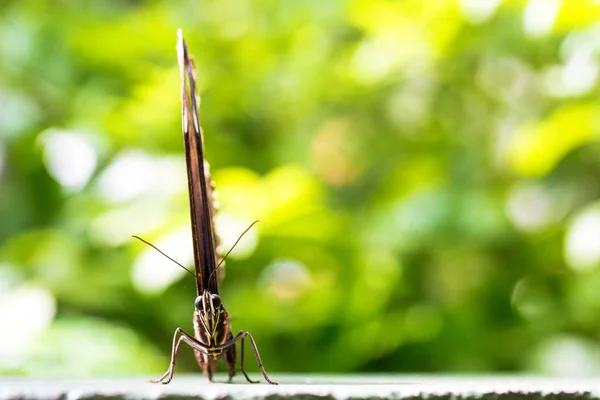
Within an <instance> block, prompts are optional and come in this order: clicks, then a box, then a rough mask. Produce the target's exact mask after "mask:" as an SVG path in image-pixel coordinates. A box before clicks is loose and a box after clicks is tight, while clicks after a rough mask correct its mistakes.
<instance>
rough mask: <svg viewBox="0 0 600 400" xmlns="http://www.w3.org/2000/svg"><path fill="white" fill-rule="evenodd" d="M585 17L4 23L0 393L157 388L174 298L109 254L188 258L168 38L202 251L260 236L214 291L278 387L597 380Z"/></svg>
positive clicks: (593, 30)
mask: <svg viewBox="0 0 600 400" xmlns="http://www.w3.org/2000/svg"><path fill="white" fill-rule="evenodd" d="M599 18H600V2H599V1H597V0H596V1H592V0H573V1H560V0H529V1H516V0H505V1H502V0H447V1H442V0H438V1H427V2H421V1H417V0H404V1H391V0H347V1H342V0H329V1H312V0H298V1H286V2H277V1H275V2H274V1H261V0H196V1H189V0H185V1H179V2H172V1H166V0H155V1H146V2H143V1H123V2H97V1H78V2H72V1H64V0H63V1H53V2H46V1H37V0H34V1H28V2H23V1H10V0H9V1H7V0H4V2H3V3H2V5H0V326H1V328H0V372H1V373H2V374H22V375H73V376H91V375H126V374H145V375H149V376H153V377H158V376H159V375H160V374H162V372H163V371H164V370H166V368H167V366H168V361H169V356H170V351H171V340H172V335H173V331H174V330H175V328H176V327H178V326H181V327H183V328H184V329H187V330H191V329H192V322H191V319H192V313H193V301H194V297H195V286H194V280H193V279H192V278H191V277H190V276H189V275H188V274H186V273H185V271H183V270H182V269H181V268H179V267H178V266H177V265H175V264H173V263H171V262H170V261H169V260H167V259H165V258H164V257H162V256H161V255H160V254H158V253H157V252H156V251H154V250H152V249H151V248H149V247H148V246H146V245H144V244H143V243H141V242H138V241H135V240H134V239H132V238H131V235H140V236H142V237H144V238H146V239H147V240H149V241H151V242H153V243H154V244H155V245H157V246H158V247H160V248H161V249H162V250H163V251H165V252H166V253H167V254H169V255H170V256H171V257H173V258H175V259H176V260H178V261H180V262H182V263H185V264H186V265H192V263H193V255H192V245H191V235H190V224H189V208H188V199H187V187H186V175H185V161H184V155H183V143H182V135H181V120H180V118H181V111H180V94H179V90H180V83H179V71H178V67H177V57H176V52H175V42H176V30H177V28H180V27H181V28H182V29H183V31H184V34H185V36H186V39H187V41H188V46H189V49H190V52H191V53H192V54H193V56H194V57H195V62H196V66H197V69H198V79H199V92H200V95H201V97H202V107H201V117H202V124H203V126H204V130H205V136H206V138H205V139H206V140H205V143H206V152H207V157H208V160H209V161H210V162H211V167H212V172H213V177H214V180H215V182H216V185H217V189H218V191H219V196H220V202H221V209H220V214H219V216H218V229H219V232H220V235H221V236H222V241H223V244H224V248H225V249H227V248H229V247H230V246H231V245H232V244H233V242H234V241H235V240H236V239H237V237H238V235H239V234H240V233H241V232H242V231H243V230H244V229H245V228H246V227H247V226H248V225H249V224H250V223H251V222H252V221H254V220H256V219H259V220H260V223H259V224H258V225H257V226H256V227H255V228H253V229H252V230H251V231H250V232H249V233H248V234H247V235H246V236H245V237H244V238H243V240H242V241H241V242H240V244H239V245H238V246H237V247H236V249H235V251H234V252H233V253H232V254H231V256H230V257H229V259H228V260H227V267H226V275H227V276H226V278H225V279H224V280H223V281H222V283H221V295H222V296H223V298H224V302H225V304H226V306H227V308H228V310H229V313H230V316H231V317H232V324H233V328H234V330H235V331H237V330H240V329H244V330H248V331H250V332H252V334H253V335H254V337H255V338H256V341H257V343H258V346H259V349H260V351H261V354H262V357H263V361H264V364H265V367H266V369H267V371H269V372H271V373H273V375H274V377H275V378H276V377H277V374H276V373H277V372H303V373H309V372H331V373H334V372H335V373H347V372H386V373H389V372H454V373H458V372H469V373H483V372H531V373H547V374H554V375H590V374H596V373H600V289H599V288H600V268H599V266H600V143H599V138H600V129H599V126H600V97H599V96H598V88H599V84H598V80H597V78H598V65H599V64H598V61H599V59H600V24H599V23H598V22H597V21H600V19H599ZM246 365H247V366H248V368H249V370H250V371H253V372H256V371H258V368H257V366H256V363H255V362H254V360H253V359H252V356H251V355H247V360H246ZM184 371H194V372H198V373H200V369H199V368H198V366H197V365H196V364H195V360H194V358H193V355H192V352H191V351H190V350H189V349H187V348H184V349H182V351H181V356H180V358H179V361H178V366H177V372H179V373H180V372H184ZM238 379H239V378H238Z"/></svg>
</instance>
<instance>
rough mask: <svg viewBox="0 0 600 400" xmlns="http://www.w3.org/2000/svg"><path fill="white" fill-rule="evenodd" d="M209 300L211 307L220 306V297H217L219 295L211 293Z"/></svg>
mask: <svg viewBox="0 0 600 400" xmlns="http://www.w3.org/2000/svg"><path fill="white" fill-rule="evenodd" d="M211 301H212V304H213V308H215V309H217V308H219V307H221V297H219V295H217V294H213V295H212V296H211Z"/></svg>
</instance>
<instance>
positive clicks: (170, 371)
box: [149, 328, 210, 385]
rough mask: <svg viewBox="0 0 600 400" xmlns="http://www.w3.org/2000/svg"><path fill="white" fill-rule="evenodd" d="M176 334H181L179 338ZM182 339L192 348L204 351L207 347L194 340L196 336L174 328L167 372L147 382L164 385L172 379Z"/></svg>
mask: <svg viewBox="0 0 600 400" xmlns="http://www.w3.org/2000/svg"><path fill="white" fill-rule="evenodd" d="M178 335H181V336H179V338H177V337H178ZM182 341H184V342H185V343H187V344H188V345H189V346H190V347H191V348H193V349H194V350H198V351H201V352H206V350H207V348H206V346H205V345H204V344H202V343H200V342H199V341H198V340H196V338H194V337H193V336H192V335H190V334H189V333H187V332H186V331H184V330H183V329H181V328H177V329H175V334H174V335H173V349H172V351H171V362H170V363H169V368H168V369H167V372H165V373H164V374H163V375H162V376H161V377H160V378H158V379H156V380H154V379H153V380H150V381H149V382H151V383H162V384H164V385H166V384H168V383H169V382H171V379H173V372H174V370H175V359H176V358H177V352H178V351H179V345H180V344H181V342H182ZM209 379H210V377H209Z"/></svg>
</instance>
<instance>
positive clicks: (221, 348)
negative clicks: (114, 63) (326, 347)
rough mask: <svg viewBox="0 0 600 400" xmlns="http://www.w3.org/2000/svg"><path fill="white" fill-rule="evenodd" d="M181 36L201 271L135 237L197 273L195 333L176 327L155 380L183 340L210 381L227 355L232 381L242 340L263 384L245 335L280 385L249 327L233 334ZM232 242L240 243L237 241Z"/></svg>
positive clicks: (164, 379) (190, 69) (190, 68)
mask: <svg viewBox="0 0 600 400" xmlns="http://www.w3.org/2000/svg"><path fill="white" fill-rule="evenodd" d="M177 36H178V39H177V56H178V61H179V69H180V72H181V99H182V122H183V139H184V146H185V158H186V164H187V175H188V190H189V197H190V211H191V217H192V236H193V242H194V264H195V270H196V273H193V272H192V271H190V270H188V269H187V268H185V267H184V266H183V265H181V264H179V263H178V262H177V261H175V260H173V259H172V258H171V257H169V256H167V255H166V254H164V253H163V252H162V251H160V250H159V249H158V248H156V247H155V246H153V245H152V244H150V243H148V242H147V241H145V240H144V239H142V238H140V237H138V236H134V237H135V238H137V239H139V240H141V241H143V242H145V243H147V244H149V245H150V246H152V247H154V248H155V249H156V250H158V251H159V252H160V253H161V254H163V255H165V256H166V257H167V258H169V259H170V260H172V261H174V262H175V263H177V264H178V265H179V266H181V267H182V268H184V269H185V270H187V271H188V272H189V273H191V274H192V275H194V277H195V278H196V292H197V293H196V294H197V297H196V300H195V301H194V307H195V310H194V317H193V318H194V335H191V334H189V333H188V332H186V331H184V330H183V329H181V328H177V329H176V330H175V334H174V337H173V348H172V352H171V362H170V364H169V368H168V369H167V371H166V372H165V373H164V374H163V375H162V376H161V377H160V378H159V379H156V380H151V381H150V382H152V383H163V384H167V383H169V382H170V381H171V379H173V372H174V368H175V359H176V358H177V352H178V350H179V346H180V344H181V343H182V342H184V343H186V344H187V345H188V346H190V347H191V348H192V349H194V354H195V356H196V360H197V361H198V364H200V366H201V367H202V370H203V372H204V375H206V376H207V377H208V379H209V380H210V381H211V382H212V375H213V373H214V372H215V370H216V367H217V361H218V360H219V359H221V358H222V359H224V361H225V364H226V365H227V370H228V373H229V381H231V379H232V378H233V376H234V375H235V372H236V370H235V363H236V343H237V342H240V344H241V354H240V356H241V357H240V358H241V360H240V370H241V371H242V373H243V374H244V376H245V377H246V380H247V381H248V382H251V383H258V381H253V380H251V379H250V377H248V374H247V373H246V371H245V370H244V339H245V338H248V339H249V340H250V343H251V345H252V349H253V350H254V355H255V356H256V361H257V362H258V367H259V368H260V370H261V372H262V374H263V376H264V378H265V380H266V381H267V382H269V383H270V384H273V385H277V384H278V382H276V381H273V380H271V379H270V378H269V376H268V375H267V372H266V371H265V369H264V367H263V365H262V361H261V359H260V354H259V353H258V348H257V346H256V343H255V341H254V338H253V337H252V335H251V334H250V332H247V331H240V332H239V333H238V334H237V335H236V336H233V333H232V331H231V324H230V322H229V317H228V315H227V311H226V310H225V307H224V306H223V303H222V301H221V297H220V296H219V289H218V285H217V280H218V277H217V274H216V272H217V270H218V268H219V267H220V266H221V263H222V260H221V259H220V257H219V255H218V254H217V247H218V242H217V240H218V239H217V234H216V232H215V229H214V221H213V216H214V214H215V207H214V200H213V191H214V186H213V184H212V182H211V179H210V175H209V172H208V164H207V163H206V162H205V161H204V148H203V139H202V129H201V128H200V120H199V118H198V106H197V104H196V103H197V101H196V81H195V78H196V72H195V69H194V65H193V62H192V60H191V59H190V57H189V55H188V52H187V46H186V44H185V40H184V39H183V35H182V33H181V30H179V31H178V32H177ZM256 222H258V221H256ZM256 222H254V223H256ZM254 223H253V224H252V225H254ZM252 225H251V226H250V227H249V228H248V229H246V231H245V232H244V233H242V235H241V236H243V235H244V234H245V233H246V232H247V231H248V230H249V229H250V228H251V227H252ZM241 236H240V238H241ZM238 241H239V239H238ZM236 244H237V242H236ZM233 247H235V244H234V246H233ZM230 251H231V250H230ZM227 254H229V253H227ZM225 257H227V255H225ZM220 260H221V261H220Z"/></svg>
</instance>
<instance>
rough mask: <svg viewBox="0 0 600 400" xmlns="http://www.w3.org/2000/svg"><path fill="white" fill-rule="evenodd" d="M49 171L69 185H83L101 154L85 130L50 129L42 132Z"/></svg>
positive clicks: (70, 186) (45, 158)
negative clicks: (84, 133)
mask: <svg viewBox="0 0 600 400" xmlns="http://www.w3.org/2000/svg"><path fill="white" fill-rule="evenodd" d="M40 141H41V143H42V144H43V146H44V161H45V163H46V168H47V169H48V173H49V174H50V175H51V176H52V177H53V178H54V179H55V180H56V181H57V182H58V183H60V184H61V186H63V187H65V188H67V189H74V190H77V189H81V188H82V187H84V186H85V184H86V183H87V182H88V180H89V179H90V176H91V175H92V173H93V172H94V170H95V169H96V162H97V154H96V151H95V150H94V146H93V145H92V143H91V142H90V141H89V140H88V139H87V138H86V137H85V136H83V135H82V134H80V133H77V132H70V131H59V130H57V129H49V130H46V131H44V132H42V133H41V134H40Z"/></svg>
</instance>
